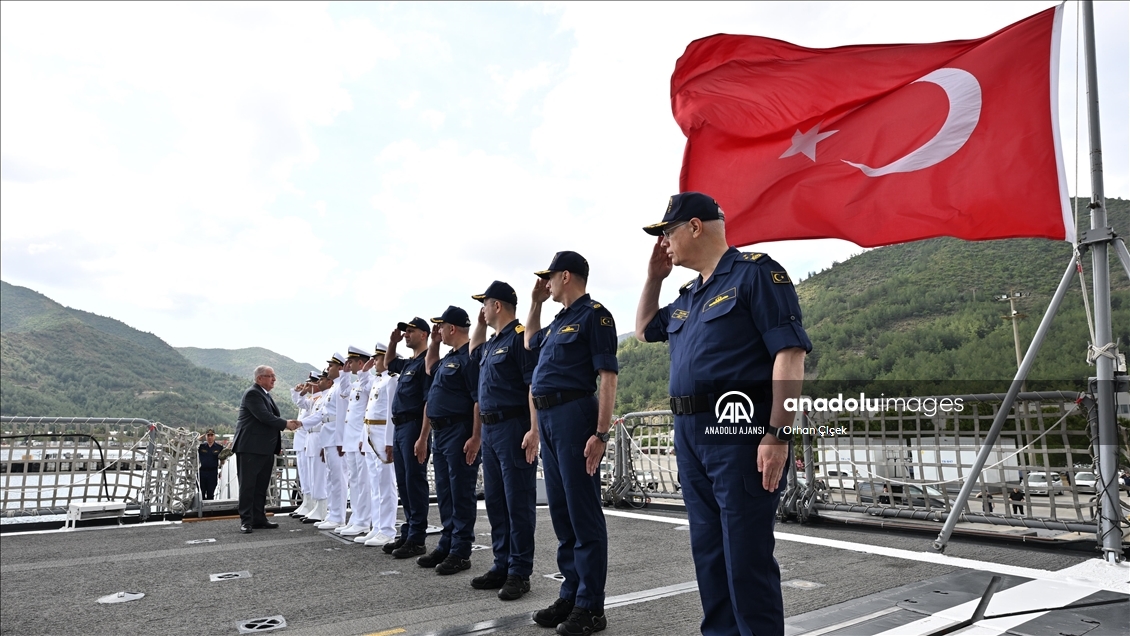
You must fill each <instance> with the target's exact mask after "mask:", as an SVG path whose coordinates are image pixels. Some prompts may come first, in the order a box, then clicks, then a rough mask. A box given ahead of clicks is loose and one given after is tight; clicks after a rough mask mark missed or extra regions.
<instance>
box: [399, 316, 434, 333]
mask: <svg viewBox="0 0 1130 636" xmlns="http://www.w3.org/2000/svg"><path fill="white" fill-rule="evenodd" d="M409 327H415V328H417V329H419V330H420V331H423V332H425V333H427V332H429V331H431V330H432V329H431V327H429V326H428V321H426V320H424V319H423V318H421V317H419V316H416V317H415V318H413V319H412V320H409V321H408V322H398V323H396V328H397V329H399V330H401V331H408V328H409Z"/></svg>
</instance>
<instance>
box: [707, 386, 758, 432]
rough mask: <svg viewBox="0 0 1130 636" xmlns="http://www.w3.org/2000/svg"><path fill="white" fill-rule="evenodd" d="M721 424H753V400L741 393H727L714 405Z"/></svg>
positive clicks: (716, 416) (715, 415)
mask: <svg viewBox="0 0 1130 636" xmlns="http://www.w3.org/2000/svg"><path fill="white" fill-rule="evenodd" d="M714 417H715V418H717V419H718V423H719V424H741V423H743V422H745V423H746V424H753V400H751V399H749V396H748V395H746V394H745V393H742V392H741V391H727V392H726V393H723V394H722V395H721V396H720V397H719V398H718V401H717V402H715V403H714Z"/></svg>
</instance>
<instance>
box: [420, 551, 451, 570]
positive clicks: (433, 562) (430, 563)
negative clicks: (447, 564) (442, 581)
mask: <svg viewBox="0 0 1130 636" xmlns="http://www.w3.org/2000/svg"><path fill="white" fill-rule="evenodd" d="M446 558H447V553H446V552H440V551H439V550H438V549H436V550H432V552H431V554H429V555H427V556H422V557H420V558H418V559H416V565H418V566H420V567H422V568H434V567H435V566H437V565H439V564H440V563H443V560H444V559H446Z"/></svg>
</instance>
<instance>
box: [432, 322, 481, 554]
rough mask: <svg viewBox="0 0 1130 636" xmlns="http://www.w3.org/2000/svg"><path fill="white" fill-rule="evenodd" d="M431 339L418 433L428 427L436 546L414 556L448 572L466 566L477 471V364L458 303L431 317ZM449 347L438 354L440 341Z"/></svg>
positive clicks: (470, 537)
mask: <svg viewBox="0 0 1130 636" xmlns="http://www.w3.org/2000/svg"><path fill="white" fill-rule="evenodd" d="M432 324H433V325H435V326H434V327H433V328H432V337H431V344H430V345H429V346H428V353H427V356H426V365H427V369H428V375H430V376H431V377H432V386H431V388H430V389H428V404H427V406H426V407H425V409H424V433H423V434H424V435H427V434H428V432H429V431H431V432H432V436H433V440H432V442H433V443H432V449H433V451H434V455H433V458H432V463H433V465H434V466H435V477H436V502H437V503H438V504H439V518H440V522H441V523H442V524H443V533H442V534H441V535H440V539H439V543H438V544H437V545H436V549H435V550H433V551H432V553H431V554H429V555H427V556H422V557H420V558H419V559H417V560H416V563H417V564H419V565H420V567H425V568H434V569H435V571H436V573H437V574H443V575H450V574H455V573H457V572H462V571H463V570H466V569H469V568H470V567H471V542H472V541H474V539H475V517H476V516H477V513H476V505H475V482H476V481H477V480H478V477H479V462H480V455H479V445H480V443H481V440H482V435H481V433H480V424H479V421H478V420H477V419H476V418H475V401H476V399H477V398H476V394H477V393H478V385H479V375H478V369H477V368H476V367H475V366H474V365H472V364H471V359H470V357H469V355H468V348H469V345H468V340H469V339H470V337H469V335H468V332H469V331H470V327H471V319H470V317H469V316H467V312H466V311H465V310H464V309H462V308H461V307H456V306H454V305H452V306H449V307H448V308H447V309H446V310H445V311H444V312H443V315H442V316H440V317H439V318H432ZM441 341H442V342H443V344H445V345H447V346H448V347H451V350H450V351H448V352H447V355H445V356H443V358H442V359H441V358H440V357H439V345H440V342H441Z"/></svg>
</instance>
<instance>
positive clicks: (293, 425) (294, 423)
mask: <svg viewBox="0 0 1130 636" xmlns="http://www.w3.org/2000/svg"><path fill="white" fill-rule="evenodd" d="M299 426H302V424H301V423H300V422H299V421H298V420H287V421H286V430H288V431H294V430H298V427H299Z"/></svg>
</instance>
